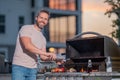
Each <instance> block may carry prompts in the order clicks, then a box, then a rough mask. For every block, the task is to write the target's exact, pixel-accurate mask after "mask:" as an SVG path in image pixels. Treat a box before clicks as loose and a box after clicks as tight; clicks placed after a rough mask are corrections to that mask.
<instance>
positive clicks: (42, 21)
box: [36, 12, 49, 29]
mask: <svg viewBox="0 0 120 80" xmlns="http://www.w3.org/2000/svg"><path fill="white" fill-rule="evenodd" d="M48 19H49V15H48V14H47V13H45V12H41V13H40V14H39V16H37V17H36V24H37V26H38V27H39V28H40V29H42V28H43V27H44V26H45V25H47V23H48Z"/></svg>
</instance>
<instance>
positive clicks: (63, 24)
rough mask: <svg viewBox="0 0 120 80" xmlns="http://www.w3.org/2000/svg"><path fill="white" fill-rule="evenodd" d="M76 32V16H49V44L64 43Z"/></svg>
mask: <svg viewBox="0 0 120 80" xmlns="http://www.w3.org/2000/svg"><path fill="white" fill-rule="evenodd" d="M75 32H76V16H73V15H65V16H64V15H55V14H52V15H51V19H50V22H49V38H50V42H57V43H65V41H66V40H67V39H70V38H72V37H73V36H74V35H75Z"/></svg>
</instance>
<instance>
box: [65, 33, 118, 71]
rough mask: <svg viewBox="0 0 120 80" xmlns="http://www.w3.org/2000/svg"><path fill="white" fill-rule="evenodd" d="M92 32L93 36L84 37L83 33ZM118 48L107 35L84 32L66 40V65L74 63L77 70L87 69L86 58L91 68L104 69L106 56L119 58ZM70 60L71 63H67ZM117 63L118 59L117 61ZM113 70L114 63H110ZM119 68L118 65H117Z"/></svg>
mask: <svg viewBox="0 0 120 80" xmlns="http://www.w3.org/2000/svg"><path fill="white" fill-rule="evenodd" d="M88 34H92V35H94V36H90V37H84V36H85V35H88ZM119 56H120V49H119V47H118V45H117V44H116V43H115V41H114V40H113V39H112V38H110V37H108V36H104V35H101V34H99V33H96V32H84V33H81V34H78V35H76V36H75V37H74V38H72V39H68V40H66V60H67V61H66V64H65V66H66V67H68V66H69V67H70V66H71V65H74V66H72V67H74V68H75V69H76V70H77V71H80V69H81V68H83V69H84V70H85V71H86V70H87V62H88V60H91V61H92V63H93V64H92V65H93V70H97V71H106V68H107V67H108V66H107V65H106V61H107V60H106V58H107V57H111V62H113V61H112V58H115V59H119V60H120V58H118V57H119ZM69 60H70V61H72V62H71V63H68V62H69ZM117 63H119V61H118V62H117ZM111 65H112V68H113V70H114V69H115V67H116V66H115V65H114V64H111ZM119 69H120V67H119Z"/></svg>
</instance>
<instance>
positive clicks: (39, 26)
mask: <svg viewBox="0 0 120 80" xmlns="http://www.w3.org/2000/svg"><path fill="white" fill-rule="evenodd" d="M36 25H37V26H38V28H40V29H43V27H42V26H41V25H39V23H38V22H37V21H36Z"/></svg>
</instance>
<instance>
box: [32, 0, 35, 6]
mask: <svg viewBox="0 0 120 80" xmlns="http://www.w3.org/2000/svg"><path fill="white" fill-rule="evenodd" d="M34 7H35V0H31V8H34Z"/></svg>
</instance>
